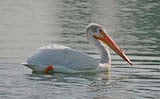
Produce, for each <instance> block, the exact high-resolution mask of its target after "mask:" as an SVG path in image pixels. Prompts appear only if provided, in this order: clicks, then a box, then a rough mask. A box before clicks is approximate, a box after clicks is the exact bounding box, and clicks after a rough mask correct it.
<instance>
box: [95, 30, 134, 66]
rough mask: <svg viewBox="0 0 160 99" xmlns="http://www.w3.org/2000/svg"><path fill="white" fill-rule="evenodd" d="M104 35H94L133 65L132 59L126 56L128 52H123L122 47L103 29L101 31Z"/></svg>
mask: <svg viewBox="0 0 160 99" xmlns="http://www.w3.org/2000/svg"><path fill="white" fill-rule="evenodd" d="M99 33H100V34H101V35H103V37H98V36H95V35H94V36H93V37H94V38H95V39H97V40H100V41H102V42H104V43H105V44H107V45H108V46H109V47H110V48H111V49H113V50H114V51H115V52H116V53H117V54H118V55H119V56H121V57H122V58H123V59H124V60H125V61H127V62H128V63H129V64H130V65H133V64H132V62H131V61H130V59H129V58H128V57H127V56H126V54H125V53H124V52H123V50H122V49H121V48H119V47H118V45H117V44H116V43H115V42H114V41H113V40H112V39H111V38H110V37H109V36H108V35H107V34H105V33H104V32H103V31H102V30H100V31H99Z"/></svg>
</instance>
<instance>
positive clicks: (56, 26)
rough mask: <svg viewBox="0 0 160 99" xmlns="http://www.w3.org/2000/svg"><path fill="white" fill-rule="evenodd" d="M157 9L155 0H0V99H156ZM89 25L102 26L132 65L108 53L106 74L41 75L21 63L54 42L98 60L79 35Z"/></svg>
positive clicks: (159, 63)
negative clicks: (39, 49)
mask: <svg viewBox="0 0 160 99" xmlns="http://www.w3.org/2000/svg"><path fill="white" fill-rule="evenodd" d="M159 5H160V2H159V0H154V1H152V0H129V1H127V0H76V1H75V0H60V1H59V0H54V1H53V0H45V1H44V0H39V1H35V0H23V1H22V0H12V1H11V0H3V1H2V0H1V3H0V34H1V36H0V50H1V51H0V98H2V99H11V98H13V99H22V98H23V99H44V98H45V99H53V98H54V99H59V98H60V99H77V98H80V99H158V98H160V54H159V53H160V50H159V49H160V40H159V39H160V19H159V17H160V9H158V8H159ZM91 22H96V23H99V24H102V25H104V26H105V27H106V29H107V31H108V34H109V35H110V36H111V37H112V38H113V39H114V40H115V41H116V42H117V44H118V45H119V46H120V47H121V48H123V49H124V50H125V51H126V53H127V55H128V56H129V57H130V58H131V60H132V61H133V63H134V65H133V67H130V66H129V65H128V64H127V63H126V62H124V61H122V59H121V58H120V57H119V56H117V55H116V54H115V53H114V52H113V51H111V56H112V69H111V71H110V72H109V73H97V74H96V73H85V74H54V75H41V74H32V72H31V70H30V69H28V68H26V67H24V66H22V65H21V64H20V63H21V62H24V61H25V60H26V59H27V57H29V56H30V55H32V54H33V53H34V52H35V51H36V49H37V48H39V47H42V46H45V45H49V44H53V43H54V44H62V45H66V46H69V47H72V48H75V49H77V50H81V51H83V52H86V53H88V54H89V55H90V56H92V57H94V58H96V59H97V60H99V57H100V56H99V52H98V50H97V49H96V48H94V46H92V45H90V44H89V42H88V40H87V39H86V37H85V33H84V30H85V27H86V25H88V24H89V23H91Z"/></svg>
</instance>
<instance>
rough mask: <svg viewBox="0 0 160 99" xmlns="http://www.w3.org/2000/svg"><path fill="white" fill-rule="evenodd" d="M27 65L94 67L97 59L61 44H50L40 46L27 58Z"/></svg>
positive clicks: (70, 67) (75, 68) (76, 68)
mask: <svg viewBox="0 0 160 99" xmlns="http://www.w3.org/2000/svg"><path fill="white" fill-rule="evenodd" d="M27 65H32V66H47V65H53V66H54V65H56V66H63V67H65V68H69V69H74V70H84V69H85V70H86V69H93V68H96V66H97V65H98V63H97V61H96V60H95V59H93V58H92V57H90V56H88V55H86V54H84V53H82V52H80V51H77V50H74V49H71V48H69V47H66V46H61V45H50V46H46V47H42V48H40V49H39V50H38V51H37V52H36V53H35V54H34V55H33V56H31V57H30V58H29V59H28V60H27Z"/></svg>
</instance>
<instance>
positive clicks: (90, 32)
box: [86, 23, 132, 65]
mask: <svg viewBox="0 0 160 99" xmlns="http://www.w3.org/2000/svg"><path fill="white" fill-rule="evenodd" d="M86 34H87V38H88V39H89V41H90V42H92V43H94V44H95V45H96V46H99V45H100V42H102V43H104V44H105V45H108V46H109V47H110V48H111V49H113V50H114V51H115V52H116V53H117V54H118V55H119V56H121V57H122V58H123V59H124V60H125V61H127V62H128V63H129V64H130V65H132V62H131V61H130V59H129V58H128V57H127V56H126V55H125V53H124V52H123V51H122V49H121V48H119V47H118V45H117V44H116V43H115V42H114V41H113V40H112V39H111V38H110V37H109V36H108V34H107V32H106V30H105V28H104V27H103V26H102V25H100V24H96V23H91V24H89V25H88V26H87V28H86Z"/></svg>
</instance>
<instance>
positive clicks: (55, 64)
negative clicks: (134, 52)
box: [23, 23, 132, 73]
mask: <svg viewBox="0 0 160 99" xmlns="http://www.w3.org/2000/svg"><path fill="white" fill-rule="evenodd" d="M86 34H87V35H86V36H87V38H88V39H89V41H90V42H91V43H93V44H94V45H95V46H96V47H97V48H98V49H99V51H100V52H101V59H100V61H99V62H97V60H96V59H94V58H92V57H90V56H88V55H87V54H85V53H82V52H80V51H77V50H75V49H72V48H69V47H66V46H62V45H50V46H46V47H42V48H40V49H39V50H38V51H37V53H35V54H34V55H33V56H31V57H30V58H29V59H28V60H27V61H26V62H24V63H23V65H25V66H27V67H29V68H31V69H32V70H33V71H37V72H43V73H53V72H64V73H75V72H81V71H86V70H87V71H90V70H93V71H108V70H109V69H110V67H111V57H110V52H109V50H108V49H106V47H105V45H108V46H109V47H110V48H111V49H113V50H114V51H115V52H116V53H117V54H118V55H119V56H121V57H122V58H123V59H124V60H125V61H127V62H128V63H129V64H130V65H132V63H131V61H130V60H129V58H128V57H127V56H126V55H125V53H124V52H123V51H122V49H120V48H119V47H118V46H117V45H116V43H115V42H114V41H113V40H112V39H111V38H110V37H109V36H108V34H107V32H106V30H105V29H104V27H103V26H102V25H99V24H96V23H91V24H89V25H88V26H87V28H86Z"/></svg>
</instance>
